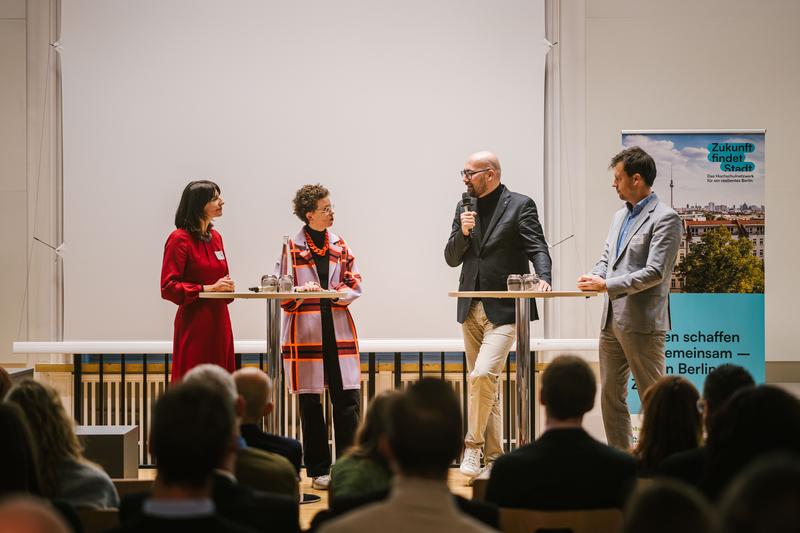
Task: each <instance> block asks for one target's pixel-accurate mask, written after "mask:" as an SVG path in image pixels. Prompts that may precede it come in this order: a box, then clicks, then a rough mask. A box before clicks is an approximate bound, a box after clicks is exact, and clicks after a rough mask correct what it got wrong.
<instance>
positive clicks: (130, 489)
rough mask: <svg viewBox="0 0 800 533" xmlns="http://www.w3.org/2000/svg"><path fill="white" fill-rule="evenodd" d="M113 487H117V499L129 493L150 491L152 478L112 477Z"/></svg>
mask: <svg viewBox="0 0 800 533" xmlns="http://www.w3.org/2000/svg"><path fill="white" fill-rule="evenodd" d="M111 481H112V482H113V483H114V488H116V489H117V494H119V499H120V500H122V498H124V497H125V496H127V495H129V494H139V493H140V492H150V491H151V490H152V489H153V480H152V479H128V478H124V479H122V478H119V479H112V480H111Z"/></svg>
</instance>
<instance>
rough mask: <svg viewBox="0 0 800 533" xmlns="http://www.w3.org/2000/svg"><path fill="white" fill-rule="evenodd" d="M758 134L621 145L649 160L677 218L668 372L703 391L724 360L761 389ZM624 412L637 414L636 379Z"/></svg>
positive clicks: (639, 139) (659, 137)
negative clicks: (739, 368) (746, 372)
mask: <svg viewBox="0 0 800 533" xmlns="http://www.w3.org/2000/svg"><path fill="white" fill-rule="evenodd" d="M764 137H765V134H764V130H748V131H739V132H737V131H729V132H725V131H712V132H706V131H641V132H636V131H624V132H623V133H622V144H623V146H624V147H625V148H629V147H631V146H639V147H641V148H643V149H644V150H645V151H646V152H647V153H649V154H650V155H651V156H652V157H653V159H655V162H656V168H657V175H656V181H655V184H654V187H653V188H654V190H655V192H656V194H658V197H659V198H660V199H661V200H662V201H664V202H669V203H670V205H671V206H672V208H673V209H675V211H677V213H678V214H679V215H680V217H681V220H683V238H682V239H681V247H680V251H679V253H678V259H677V262H676V265H675V271H674V273H673V275H672V293H671V295H670V311H671V317H672V330H671V331H670V332H669V333H668V334H667V339H666V367H667V368H666V370H667V374H675V375H681V376H684V377H685V378H686V379H688V380H690V381H691V382H692V383H693V384H694V385H695V386H696V387H697V388H698V390H700V391H701V392H702V387H703V383H704V382H705V378H706V376H707V375H708V373H709V372H711V370H713V369H714V368H716V367H717V366H719V365H722V364H725V363H732V364H736V365H740V366H743V367H745V368H747V370H749V371H750V373H751V374H752V375H753V378H754V379H755V380H756V382H757V383H763V382H764V349H765V348H764V255H765V254H764V250H765V248H766V245H765V242H766V225H765V215H766V211H765V208H764V176H765V168H764ZM628 405H629V407H630V410H631V413H634V414H636V413H639V411H640V408H641V405H640V399H639V394H638V391H637V390H636V384H635V383H634V380H633V377H631V380H630V385H629V391H628Z"/></svg>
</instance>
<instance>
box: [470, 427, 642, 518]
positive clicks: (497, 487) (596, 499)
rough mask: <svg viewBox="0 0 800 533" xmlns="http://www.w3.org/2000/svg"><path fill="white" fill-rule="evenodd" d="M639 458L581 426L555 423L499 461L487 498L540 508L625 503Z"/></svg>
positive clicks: (619, 505)
mask: <svg viewBox="0 0 800 533" xmlns="http://www.w3.org/2000/svg"><path fill="white" fill-rule="evenodd" d="M635 482H636V461H635V460H634V459H633V457H632V456H631V455H629V454H627V453H623V452H621V451H619V450H616V449H614V448H611V447H610V446H606V445H605V444H601V443H600V442H597V441H596V440H594V439H593V438H592V437H591V436H589V434H588V433H586V431H584V430H583V429H580V428H575V429H551V430H548V431H545V432H544V433H543V434H542V436H541V437H539V440H537V441H535V442H533V443H531V444H528V445H526V446H523V447H521V448H518V449H517V450H515V451H513V452H511V453H508V454H506V455H503V456H501V457H500V458H498V459H497V461H495V464H494V467H493V468H492V474H491V477H490V478H489V485H488V486H487V487H486V501H489V502H492V503H494V504H496V505H498V506H499V507H514V508H522V509H537V510H545V511H551V510H569V509H606V508H619V509H621V508H622V507H623V506H624V504H625V500H626V499H627V497H628V494H629V493H630V491H631V490H632V489H633V486H634V484H635Z"/></svg>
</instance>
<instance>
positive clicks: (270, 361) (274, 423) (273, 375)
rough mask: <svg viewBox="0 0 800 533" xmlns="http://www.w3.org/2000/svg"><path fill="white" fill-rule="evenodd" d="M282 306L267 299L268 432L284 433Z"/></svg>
mask: <svg viewBox="0 0 800 533" xmlns="http://www.w3.org/2000/svg"><path fill="white" fill-rule="evenodd" d="M281 363H282V361H281V306H280V300H274V299H267V374H268V375H269V377H270V379H272V405H273V406H274V407H273V409H272V413H271V414H270V415H269V417H268V418H267V427H266V431H267V433H272V434H275V435H283V428H281V427H280V420H281V413H282V412H283V390H281V386H280V384H281V379H280V377H281V366H282V364H281Z"/></svg>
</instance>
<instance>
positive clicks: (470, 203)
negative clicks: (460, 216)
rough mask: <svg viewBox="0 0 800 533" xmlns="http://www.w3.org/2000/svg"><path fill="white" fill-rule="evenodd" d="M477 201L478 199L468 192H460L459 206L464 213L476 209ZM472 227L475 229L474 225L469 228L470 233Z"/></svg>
mask: <svg viewBox="0 0 800 533" xmlns="http://www.w3.org/2000/svg"><path fill="white" fill-rule="evenodd" d="M477 203H478V201H477V200H476V199H475V197H474V196H472V195H471V194H470V193H468V192H465V193H462V194H461V207H462V208H463V211H462V213H465V212H467V211H473V212H474V211H477V210H478V206H477ZM474 229H475V228H474V227H472V228H470V229H469V232H470V234H472V231H473V230H474Z"/></svg>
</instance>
